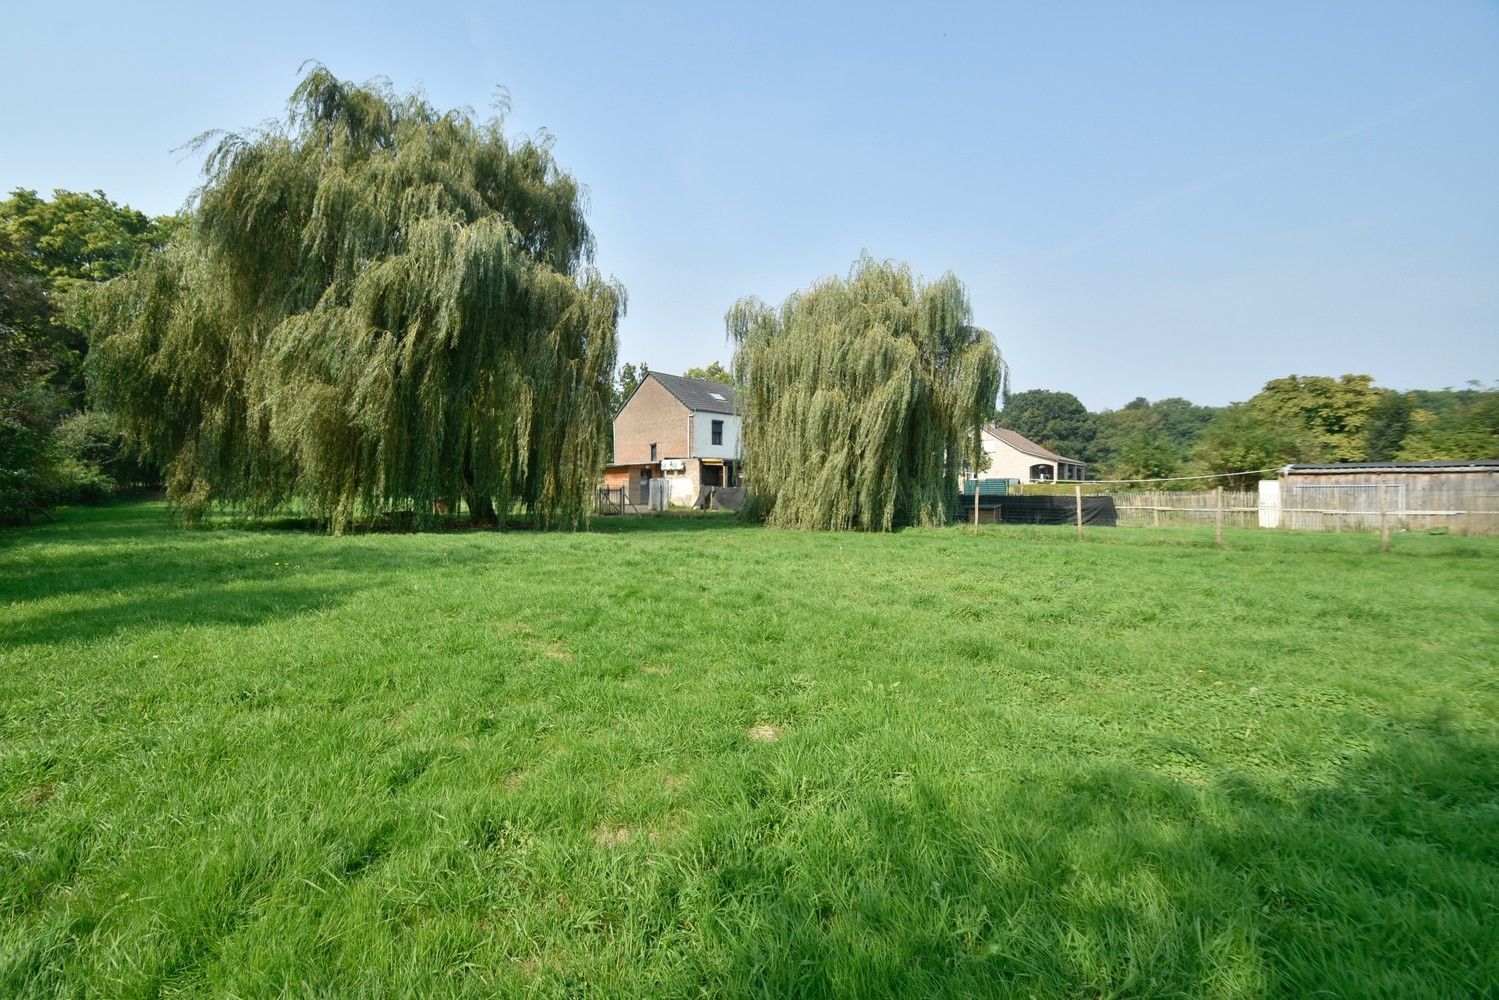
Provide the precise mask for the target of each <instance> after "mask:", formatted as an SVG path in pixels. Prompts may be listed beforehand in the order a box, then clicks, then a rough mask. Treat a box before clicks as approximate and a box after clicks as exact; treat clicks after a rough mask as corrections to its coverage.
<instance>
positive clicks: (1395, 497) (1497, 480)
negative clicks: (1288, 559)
mask: <svg viewBox="0 0 1499 1000" xmlns="http://www.w3.org/2000/svg"><path fill="white" fill-rule="evenodd" d="M1279 483H1280V524H1281V525H1282V526H1283V527H1287V528H1293V529H1299V530H1303V531H1341V530H1348V529H1365V530H1376V529H1378V528H1379V518H1380V510H1381V509H1382V508H1381V504H1383V509H1384V510H1385V511H1386V514H1387V516H1388V517H1390V518H1392V519H1393V523H1394V524H1396V525H1398V526H1400V527H1403V528H1410V529H1416V530H1425V529H1428V528H1436V527H1445V528H1451V529H1452V530H1454V531H1466V532H1471V533H1473V534H1499V460H1485V461H1463V462H1440V461H1439V462H1344V463H1339V464H1336V465H1288V466H1286V467H1285V468H1284V469H1282V470H1281V471H1280V478H1279Z"/></svg>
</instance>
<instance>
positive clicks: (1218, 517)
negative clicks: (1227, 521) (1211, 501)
mask: <svg viewBox="0 0 1499 1000" xmlns="http://www.w3.org/2000/svg"><path fill="white" fill-rule="evenodd" d="M1214 493H1215V494H1216V496H1215V499H1216V500H1217V502H1218V510H1217V513H1216V515H1215V517H1214V519H1213V520H1214V522H1215V523H1216V527H1217V535H1218V547H1219V548H1220V549H1221V548H1223V487H1221V486H1219V487H1218V488H1217V489H1216V490H1214Z"/></svg>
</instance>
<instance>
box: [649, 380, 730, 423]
mask: <svg viewBox="0 0 1499 1000" xmlns="http://www.w3.org/2000/svg"><path fill="white" fill-rule="evenodd" d="M649 377H650V378H653V379H655V380H656V381H657V382H660V383H661V385H662V387H663V388H665V389H666V391H667V392H669V393H671V394H672V395H673V396H675V397H677V399H679V400H681V402H682V405H683V406H685V407H687V408H688V409H689V410H695V411H697V412H699V413H735V412H737V411H736V410H735V409H734V387H733V386H732V385H726V384H724V383H723V382H715V381H713V380H712V379H707V378H691V377H689V376H686V375H667V374H665V373H663V372H651V374H650V376H649Z"/></svg>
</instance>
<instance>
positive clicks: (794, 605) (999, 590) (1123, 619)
mask: <svg viewBox="0 0 1499 1000" xmlns="http://www.w3.org/2000/svg"><path fill="white" fill-rule="evenodd" d="M1228 541H1229V545H1228V547H1227V548H1226V549H1225V550H1223V551H1218V550H1216V549H1214V548H1213V547H1212V546H1211V534H1210V532H1208V533H1200V534H1199V533H1196V532H1194V531H1191V530H1178V531H1162V532H1152V531H1150V530H1147V529H1113V530H1108V529H1096V530H1093V531H1092V532H1091V533H1090V536H1089V538H1088V539H1087V540H1086V541H1084V542H1082V543H1077V542H1075V541H1073V540H1072V538H1071V537H1070V529H1039V528H1016V527H990V528H985V529H983V530H982V531H981V532H980V533H979V534H978V535H974V534H973V533H972V532H971V530H970V529H967V528H953V529H947V530H933V531H916V530H913V531H905V532H901V533H898V534H895V535H891V536H865V535H837V536H834V535H820V534H803V533H785V532H773V531H766V530H762V529H757V528H750V527H742V526H739V525H738V524H736V523H734V522H732V521H728V520H725V519H723V518H687V519H658V520H639V521H619V520H613V521H607V522H603V523H601V524H600V525H599V530H597V531H595V532H591V533H588V534H581V535H542V534H536V533H530V532H513V533H505V534H495V533H466V534H442V535H365V536H355V537H345V538H329V537H324V536H321V535H316V534H310V533H298V532H289V531H284V530H281V531H266V530H260V531H252V530H242V529H229V528H225V529H220V530H210V531H201V532H192V533H186V532H181V531H177V530H174V529H172V528H171V527H169V526H168V525H167V524H166V523H165V520H164V516H163V511H162V509H161V508H160V507H159V506H156V505H150V504H135V505H120V506H116V507H112V508H106V509H102V510H93V511H81V510H80V511H74V512H70V513H69V514H67V515H66V516H65V517H64V518H63V520H62V521H61V522H60V523H58V524H56V525H51V526H47V527H43V528H38V529H34V530H27V531H20V532H10V533H7V534H6V535H4V536H3V537H0V637H3V651H0V764H3V766H0V995H4V996H7V997H49V998H50V997H74V996H76V997H82V996H110V997H147V996H171V995H195V994H214V995H225V996H241V997H260V996H270V995H276V994H282V993H288V994H294V995H320V996H335V995H338V996H395V995H407V996H415V995H422V996H491V995H497V994H498V995H505V994H527V993H534V994H537V995H619V996H688V995H702V994H710V995H776V996H781V995H799V996H820V995H829V996H831V995H841V996H872V995H888V994H906V995H917V996H937V995H951V996H981V995H997V996H1007V995H1015V996H1036V995H1042V996H1048V995H1055V996H1089V997H1092V996H1173V995H1175V996H1223V997H1233V996H1279V995H1311V994H1314V993H1319V992H1320V993H1321V994H1322V995H1330V996H1350V997H1351V996H1375V995H1382V996H1396V995H1399V996H1465V995H1482V994H1492V993H1494V992H1495V991H1496V990H1499V912H1496V910H1499V904H1496V901H1499V726H1496V720H1499V683H1496V681H1499V668H1496V662H1495V639H1496V625H1499V558H1496V557H1499V544H1496V543H1495V540H1486V539H1467V538H1461V537H1458V536H1442V537H1429V536H1402V537H1399V538H1397V539H1396V544H1395V551H1394V552H1393V553H1392V554H1391V555H1389V556H1385V557H1380V556H1378V555H1377V554H1376V550H1377V539H1374V538H1372V537H1370V536H1367V535H1288V534H1276V533H1255V532H1249V531H1238V532H1235V531H1231V532H1230V533H1229V536H1228Z"/></svg>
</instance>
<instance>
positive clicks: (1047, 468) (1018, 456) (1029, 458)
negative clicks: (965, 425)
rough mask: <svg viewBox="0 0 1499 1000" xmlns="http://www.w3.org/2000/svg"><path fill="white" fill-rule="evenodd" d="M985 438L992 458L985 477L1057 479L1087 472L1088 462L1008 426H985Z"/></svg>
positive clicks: (1034, 480) (1078, 476) (1074, 477)
mask: <svg viewBox="0 0 1499 1000" xmlns="http://www.w3.org/2000/svg"><path fill="white" fill-rule="evenodd" d="M982 442H983V446H984V454H985V455H986V456H987V457H988V459H989V465H988V467H987V468H985V469H984V470H983V472H982V473H981V475H982V476H983V478H985V479H1016V480H1019V481H1020V482H1022V483H1054V482H1059V481H1063V480H1068V481H1070V480H1081V479H1083V478H1084V477H1085V476H1086V475H1087V471H1088V467H1087V465H1086V464H1085V463H1083V462H1080V461H1078V460H1077V459H1075V458H1067V457H1066V456H1065V455H1058V454H1057V453H1056V452H1054V451H1051V450H1049V449H1047V448H1043V447H1041V446H1040V445H1039V444H1037V443H1036V442H1034V441H1032V440H1030V439H1029V438H1026V437H1023V436H1022V435H1020V434H1017V433H1015V432H1014V431H1012V430H1008V429H1006V428H1004V427H985V428H984V430H983V434H982Z"/></svg>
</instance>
